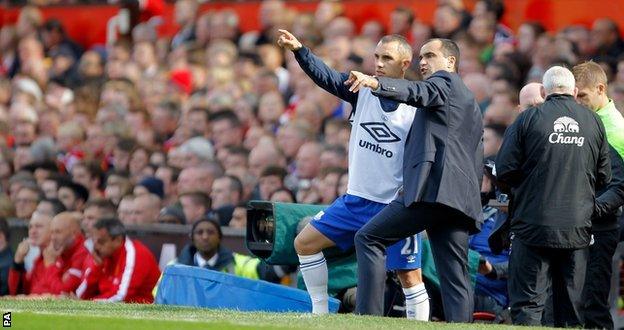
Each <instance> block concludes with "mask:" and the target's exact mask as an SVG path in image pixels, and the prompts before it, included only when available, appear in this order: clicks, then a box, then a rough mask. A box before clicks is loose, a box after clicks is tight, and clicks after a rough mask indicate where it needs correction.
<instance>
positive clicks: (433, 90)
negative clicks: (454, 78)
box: [373, 71, 451, 109]
mask: <svg viewBox="0 0 624 330" xmlns="http://www.w3.org/2000/svg"><path fill="white" fill-rule="evenodd" d="M377 80H378V81H379V86H378V88H377V89H375V90H374V91H373V94H374V95H377V96H380V97H385V98H389V99H392V100H396V101H398V102H401V103H406V104H408V105H411V106H414V107H418V108H422V109H426V108H428V107H435V106H441V105H443V104H444V103H446V102H447V100H448V98H449V95H450V92H451V73H449V72H446V71H438V72H436V73H434V74H433V75H431V77H429V78H427V79H426V80H423V81H410V80H405V79H393V78H388V77H378V78H377Z"/></svg>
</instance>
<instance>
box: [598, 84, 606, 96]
mask: <svg viewBox="0 0 624 330" xmlns="http://www.w3.org/2000/svg"><path fill="white" fill-rule="evenodd" d="M596 88H598V93H599V94H600V95H602V94H606V93H607V85H605V84H602V83H600V84H598V86H596Z"/></svg>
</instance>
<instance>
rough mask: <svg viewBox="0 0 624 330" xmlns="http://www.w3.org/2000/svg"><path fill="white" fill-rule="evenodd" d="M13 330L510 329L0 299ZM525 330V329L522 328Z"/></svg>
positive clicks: (379, 319) (397, 320)
mask: <svg viewBox="0 0 624 330" xmlns="http://www.w3.org/2000/svg"><path fill="white" fill-rule="evenodd" d="M7 311H11V312H12V328H15V329H89V330H91V329H93V330H96V329H107V330H108V329H132V330H138V329H149V330H160V329H163V330H165V329H166V330H170V329H202V330H205V329H340V330H349V329H354V330H355V329H358V330H359V329H509V328H513V327H510V326H494V325H484V324H471V325H465V324H464V325H459V324H444V323H439V322H435V323H433V322H431V323H425V322H413V321H408V320H406V319H396V318H382V317H371V316H356V315H344V314H343V315H328V316H323V317H319V316H312V315H309V314H295V313H249V312H237V311H228V310H209V309H200V308H188V307H173V306H163V305H135V304H104V303H95V302H86V301H75V300H9V299H0V312H2V313H4V312H7ZM522 329H528V328H522Z"/></svg>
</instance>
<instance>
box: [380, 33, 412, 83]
mask: <svg viewBox="0 0 624 330" xmlns="http://www.w3.org/2000/svg"><path fill="white" fill-rule="evenodd" d="M409 64H410V59H408V58H407V57H406V56H405V54H402V53H401V52H400V50H399V44H398V42H396V41H390V42H385V43H384V42H379V43H378V44H377V47H376V48H375V76H377V77H389V78H403V76H404V75H405V71H407V68H408V67H409Z"/></svg>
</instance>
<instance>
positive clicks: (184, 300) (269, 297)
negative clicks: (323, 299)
mask: <svg viewBox="0 0 624 330" xmlns="http://www.w3.org/2000/svg"><path fill="white" fill-rule="evenodd" d="M155 302H156V303H157V304H164V305H183V306H194V307H206V308H224V309H233V310H240V311H250V312H251V311H254V312H300V313H304V312H310V311H312V304H311V302H310V296H309V295H308V293H307V292H306V291H303V290H299V289H295V288H291V287H287V286H283V285H279V284H273V283H269V282H266V281H258V280H251V279H247V278H242V277H238V276H234V275H230V274H228V273H223V272H217V271H213V270H209V269H205V268H199V267H190V266H185V265H171V266H168V267H167V268H166V269H165V271H164V272H163V276H162V279H161V281H160V285H159V286H158V292H157V294H156V299H155ZM339 306H340V302H339V301H338V300H337V299H334V298H329V310H330V312H331V313H335V312H337V311H338V307H339Z"/></svg>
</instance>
